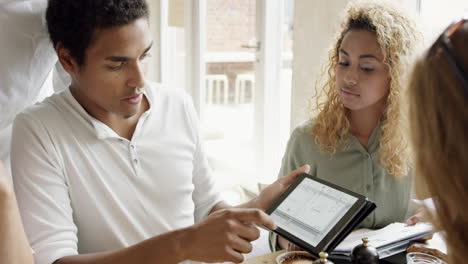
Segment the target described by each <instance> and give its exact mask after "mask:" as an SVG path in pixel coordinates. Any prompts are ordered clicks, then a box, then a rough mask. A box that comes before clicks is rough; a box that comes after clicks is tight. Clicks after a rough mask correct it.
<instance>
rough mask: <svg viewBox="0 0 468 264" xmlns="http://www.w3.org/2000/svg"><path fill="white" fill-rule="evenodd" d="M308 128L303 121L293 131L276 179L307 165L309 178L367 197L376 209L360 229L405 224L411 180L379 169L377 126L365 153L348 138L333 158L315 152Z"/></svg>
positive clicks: (354, 141)
mask: <svg viewBox="0 0 468 264" xmlns="http://www.w3.org/2000/svg"><path fill="white" fill-rule="evenodd" d="M312 124H313V121H307V122H305V123H303V124H302V125H300V126H298V127H297V128H296V129H295V130H294V131H293V133H292V135H291V137H290V139H289V142H288V145H287V148H286V153H285V154H284V157H283V161H282V166H281V169H280V172H279V175H280V177H281V176H283V175H287V174H288V173H290V172H291V171H292V170H295V169H297V168H299V167H301V166H303V165H304V164H309V165H310V167H311V170H310V174H311V175H315V176H317V177H319V178H321V179H325V180H327V181H329V182H331V183H334V184H336V185H339V186H342V187H344V188H346V189H349V190H352V191H354V192H356V193H359V194H362V195H364V196H366V197H368V198H369V199H370V200H371V201H373V202H375V203H376V205H377V208H376V209H375V210H374V212H373V213H371V214H370V215H369V216H368V217H367V218H366V219H365V220H364V221H363V222H362V223H361V225H360V226H359V227H360V228H372V229H376V228H381V227H384V226H386V225H388V224H390V223H393V222H402V221H405V220H406V218H407V217H409V216H410V215H411V214H412V213H413V209H412V208H410V198H411V191H412V177H410V176H406V177H400V178H395V177H394V176H392V175H390V174H388V172H387V171H386V169H385V168H383V167H382V166H381V165H380V162H379V138H380V135H381V131H380V124H378V125H377V127H376V128H375V129H374V131H373V132H372V134H371V136H370V138H369V142H368V144H367V149H366V148H364V147H363V146H362V145H361V143H360V142H359V141H358V139H357V138H356V137H354V136H353V135H351V134H350V135H349V137H350V141H349V147H348V148H346V149H345V150H341V151H338V152H337V153H335V154H334V155H330V154H324V153H321V152H319V151H318V148H317V145H316V144H315V142H314V138H313V136H312V134H311V129H312ZM271 240H274V241H271V243H272V245H275V244H276V238H275V237H274V236H271ZM273 242H274V243H273ZM272 248H273V247H272Z"/></svg>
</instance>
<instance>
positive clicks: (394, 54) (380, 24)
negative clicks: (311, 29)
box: [311, 0, 421, 177]
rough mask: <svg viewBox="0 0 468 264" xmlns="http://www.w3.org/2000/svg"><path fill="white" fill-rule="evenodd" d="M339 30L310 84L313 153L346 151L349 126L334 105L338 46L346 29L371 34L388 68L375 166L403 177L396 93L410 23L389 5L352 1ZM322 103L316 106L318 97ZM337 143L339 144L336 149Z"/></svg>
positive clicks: (413, 35) (413, 36) (414, 37)
mask: <svg viewBox="0 0 468 264" xmlns="http://www.w3.org/2000/svg"><path fill="white" fill-rule="evenodd" d="M342 26H343V27H344V28H343V30H342V31H341V32H339V34H338V35H337V36H336V38H335V41H334V42H333V46H332V47H331V49H330V50H329V52H328V61H327V63H325V65H324V66H323V74H322V77H321V78H322V79H320V78H319V80H318V81H317V83H316V86H315V87H316V89H315V94H314V96H313V97H312V98H311V102H312V101H313V100H314V99H315V103H316V109H311V110H312V111H313V110H315V111H317V110H318V111H319V114H318V116H317V117H316V118H315V121H314V126H313V128H312V131H311V132H312V135H313V136H314V138H315V143H316V144H317V145H318V149H319V151H321V152H323V153H329V154H331V155H333V154H335V153H336V152H337V151H338V150H340V149H342V148H346V147H347V146H349V128H350V124H349V121H348V119H347V117H346V109H345V107H344V105H343V103H342V102H341V100H340V97H339V93H338V88H337V85H336V67H337V65H338V53H339V49H340V46H341V42H342V40H343V38H344V36H345V35H346V33H347V32H348V31H350V30H352V29H364V30H369V31H371V32H375V34H376V36H377V41H378V43H379V45H380V47H381V50H382V54H383V56H384V61H383V62H384V64H385V65H386V66H387V67H388V69H389V75H390V91H389V94H388V97H387V102H386V107H385V109H384V112H383V115H382V118H381V131H382V136H381V137H380V142H379V147H380V163H381V165H382V166H383V167H384V168H386V170H387V171H388V173H389V174H391V175H393V176H395V177H401V176H404V175H407V173H408V169H409V162H408V160H409V156H410V155H409V150H408V143H407V139H406V136H405V135H404V129H403V128H404V127H405V123H404V121H405V120H404V118H403V117H404V116H403V112H404V110H403V106H404V104H403V102H402V96H401V95H402V93H403V87H404V86H405V85H404V83H405V75H406V73H407V71H408V67H409V64H410V57H411V56H410V55H412V53H413V51H414V50H415V48H416V44H417V43H418V42H419V39H420V38H421V34H420V33H419V32H418V30H416V26H415V24H414V22H413V21H412V20H411V19H410V18H409V16H407V15H405V14H404V13H403V12H402V11H401V10H399V9H398V8H396V7H395V6H393V5H392V4H391V3H389V2H383V1H375V0H373V1H368V0H367V1H362V0H361V1H352V2H350V3H349V5H348V6H347V8H346V12H345V17H344V19H343V22H342ZM321 95H324V96H325V100H324V101H322V96H321ZM341 143H344V144H342V145H341Z"/></svg>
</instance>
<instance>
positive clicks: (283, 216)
mask: <svg viewBox="0 0 468 264" xmlns="http://www.w3.org/2000/svg"><path fill="white" fill-rule="evenodd" d="M358 200H359V199H358V198H357V197H354V196H351V195H349V194H347V193H344V192H342V191H339V190H337V189H334V188H332V187H329V186H327V185H325V184H322V183H320V182H317V181H314V180H311V179H309V178H304V179H303V181H302V182H301V183H300V184H299V185H298V186H297V187H296V188H295V189H294V190H293V191H292V192H291V193H290V194H289V195H288V197H287V198H286V199H285V200H283V201H282V202H281V204H280V205H279V206H278V207H277V208H276V209H275V210H274V211H273V212H272V213H271V217H272V218H273V220H274V221H275V223H276V225H277V226H278V227H280V228H281V229H284V230H288V232H289V233H291V234H292V235H294V236H296V237H297V238H299V239H301V240H303V241H305V242H307V243H309V244H310V245H311V246H313V247H316V246H317V245H318V244H319V243H320V241H322V239H323V238H324V237H325V236H326V235H327V234H328V233H329V232H330V230H331V229H332V228H333V227H334V226H335V225H336V224H337V223H338V222H339V221H340V220H341V219H342V218H343V216H344V215H345V214H346V213H347V212H348V211H349V210H350V209H351V207H352V206H353V205H354V204H355V203H356V202H357V201H358Z"/></svg>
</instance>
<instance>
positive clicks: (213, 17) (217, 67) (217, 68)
mask: <svg viewBox="0 0 468 264" xmlns="http://www.w3.org/2000/svg"><path fill="white" fill-rule="evenodd" d="M255 2H256V0H207V10H206V38H207V39H206V49H207V50H206V51H207V52H223V53H226V52H252V50H248V49H245V48H241V45H246V44H252V43H251V42H252V40H254V39H255ZM253 71H254V63H253V62H229V61H226V62H216V63H207V65H206V74H224V75H226V76H227V78H228V82H229V89H228V90H229V92H228V93H229V101H230V102H233V101H234V91H235V80H236V76H237V75H238V74H242V73H252V74H253ZM247 97H251V94H247Z"/></svg>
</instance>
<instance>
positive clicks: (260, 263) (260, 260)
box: [242, 250, 286, 264]
mask: <svg viewBox="0 0 468 264" xmlns="http://www.w3.org/2000/svg"><path fill="white" fill-rule="evenodd" d="M284 252H286V250H281V251H277V252H273V253H270V254H266V255H263V256H258V257H255V258H251V259H248V260H246V261H244V262H242V264H276V261H275V259H276V257H277V256H278V255H280V254H281V253H284Z"/></svg>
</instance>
